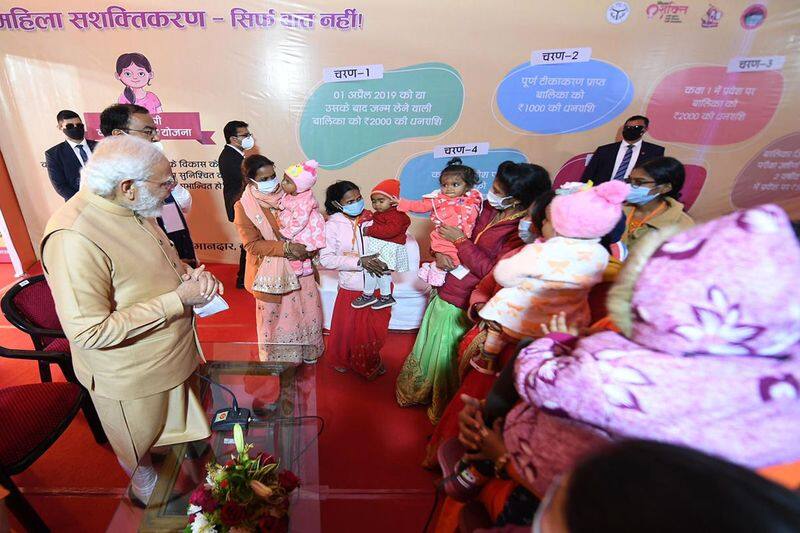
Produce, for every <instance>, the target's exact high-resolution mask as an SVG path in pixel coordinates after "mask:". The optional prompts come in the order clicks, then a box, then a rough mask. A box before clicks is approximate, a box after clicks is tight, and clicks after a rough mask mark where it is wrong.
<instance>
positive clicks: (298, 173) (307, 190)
mask: <svg viewBox="0 0 800 533" xmlns="http://www.w3.org/2000/svg"><path fill="white" fill-rule="evenodd" d="M318 167H319V163H317V162H316V161H314V160H313V159H311V160H309V161H306V162H305V163H298V164H296V165H292V166H290V167H289V168H287V169H286V170H285V171H284V173H283V181H281V188H282V189H283V192H284V193H285V194H284V195H283V196H282V197H281V200H280V208H281V212H280V213H279V215H278V222H279V223H280V226H281V235H283V237H284V238H286V239H288V240H290V241H291V242H294V243H297V244H303V245H305V247H306V250H308V251H309V252H314V251H317V250H321V249H322V248H325V218H324V217H323V216H322V213H320V212H319V204H318V203H317V199H316V198H314V193H313V191H312V190H311V188H312V187H313V186H314V184H315V183H316V182H317V168H318ZM291 265H292V269H293V270H294V273H295V274H297V275H298V276H308V275H310V274H312V273H313V272H314V269H313V266H312V263H311V259H306V260H304V261H291Z"/></svg>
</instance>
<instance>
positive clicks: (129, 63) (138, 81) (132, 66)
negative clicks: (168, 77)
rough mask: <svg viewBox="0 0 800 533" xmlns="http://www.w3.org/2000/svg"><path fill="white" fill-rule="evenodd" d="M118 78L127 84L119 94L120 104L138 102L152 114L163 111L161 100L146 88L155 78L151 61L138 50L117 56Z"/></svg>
mask: <svg viewBox="0 0 800 533" xmlns="http://www.w3.org/2000/svg"><path fill="white" fill-rule="evenodd" d="M116 77H117V79H118V80H119V81H121V82H122V84H123V85H124V86H125V90H124V91H122V94H121V95H120V96H119V100H118V103H120V104H137V105H140V106H142V107H145V108H147V110H148V111H149V112H150V113H151V114H155V113H161V112H162V111H163V110H162V109H161V100H159V99H158V96H156V94H155V93H152V92H149V91H147V90H145V86H147V85H150V81H151V80H152V79H153V69H152V68H151V67H150V61H148V60H147V58H146V57H144V56H143V55H142V54H140V53H138V52H131V53H129V54H122V55H121V56H119V57H118V58H117V76H116Z"/></svg>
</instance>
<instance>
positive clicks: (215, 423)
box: [194, 372, 250, 431]
mask: <svg viewBox="0 0 800 533" xmlns="http://www.w3.org/2000/svg"><path fill="white" fill-rule="evenodd" d="M194 375H195V376H197V377H199V378H200V379H202V380H203V381H206V382H208V383H210V384H211V385H214V386H215V387H219V388H220V389H222V390H224V391H226V392H227V393H228V394H230V395H231V398H232V402H231V407H224V408H222V409H220V410H219V411H217V412H216V413H214V418H212V419H211V429H212V430H213V431H233V426H235V425H236V424H239V425H240V426H242V429H244V430H246V429H247V426H248V425H249V424H250V409H245V408H244V407H239V402H238V401H236V395H235V394H234V393H233V391H232V390H230V389H229V388H228V387H226V386H225V385H223V384H221V383H217V382H216V381H214V380H213V379H211V378H209V377H207V376H203V375H201V374H198V373H197V372H195V373H194Z"/></svg>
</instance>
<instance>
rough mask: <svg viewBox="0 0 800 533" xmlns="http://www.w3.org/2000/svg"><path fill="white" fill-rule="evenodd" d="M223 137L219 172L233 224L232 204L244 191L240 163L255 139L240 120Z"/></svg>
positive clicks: (239, 283)
mask: <svg viewBox="0 0 800 533" xmlns="http://www.w3.org/2000/svg"><path fill="white" fill-rule="evenodd" d="M222 132H223V134H224V135H225V142H226V144H225V148H223V149H222V153H221V154H219V172H220V174H221V175H222V196H223V198H224V200H225V211H227V213H228V220H230V221H231V222H233V204H235V203H236V202H237V201H238V200H239V197H240V196H241V195H242V191H243V190H244V180H243V179H242V161H243V160H244V152H245V150H249V149H251V148H252V147H253V146H254V145H255V139H253V135H252V134H251V133H250V130H249V129H248V126H247V123H246V122H242V121H241V120H231V121H230V122H228V123H227V124H225V128H223V130H222ZM244 265H245V251H244V248H240V249H239V272H238V273H237V274H236V287H237V288H239V289H242V288H244Z"/></svg>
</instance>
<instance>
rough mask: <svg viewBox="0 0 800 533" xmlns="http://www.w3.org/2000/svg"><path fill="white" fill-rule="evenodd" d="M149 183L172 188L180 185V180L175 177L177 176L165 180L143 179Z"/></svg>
mask: <svg viewBox="0 0 800 533" xmlns="http://www.w3.org/2000/svg"><path fill="white" fill-rule="evenodd" d="M142 181H146V182H149V183H156V184H158V186H159V187H161V188H164V189H167V190H171V189H174V188H175V187H176V186H177V185H178V180H176V179H175V176H170V178H169V179H168V180H165V181H153V180H142Z"/></svg>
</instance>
